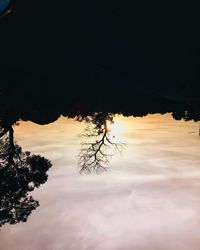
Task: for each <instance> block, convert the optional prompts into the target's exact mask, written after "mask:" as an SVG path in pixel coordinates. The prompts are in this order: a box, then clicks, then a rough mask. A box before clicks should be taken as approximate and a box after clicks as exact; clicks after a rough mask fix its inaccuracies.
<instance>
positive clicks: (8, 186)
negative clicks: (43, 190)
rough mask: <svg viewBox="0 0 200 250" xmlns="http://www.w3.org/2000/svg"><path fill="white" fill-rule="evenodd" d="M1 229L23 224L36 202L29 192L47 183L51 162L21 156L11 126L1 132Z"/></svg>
mask: <svg viewBox="0 0 200 250" xmlns="http://www.w3.org/2000/svg"><path fill="white" fill-rule="evenodd" d="M0 132H1V133H0V227H1V226H3V225H4V224H5V223H10V224H16V223H18V222H26V221H27V218H28V216H29V215H30V214H31V212H32V210H34V209H36V208H37V207H38V206H39V202H38V201H37V200H35V199H34V198H33V197H32V196H31V194H30V193H31V192H32V191H33V190H34V189H35V188H38V187H39V186H40V185H41V184H43V183H45V182H46V181H47V178H48V176H47V171H48V170H49V168H50V167H51V162H50V161H49V160H47V159H45V158H44V157H42V156H40V155H32V154H31V153H30V152H28V151H26V152H23V151H22V148H21V147H20V146H19V145H17V144H15V142H14V134H13V133H14V131H13V128H12V127H11V126H10V127H9V128H7V129H4V128H2V129H1V130H0Z"/></svg>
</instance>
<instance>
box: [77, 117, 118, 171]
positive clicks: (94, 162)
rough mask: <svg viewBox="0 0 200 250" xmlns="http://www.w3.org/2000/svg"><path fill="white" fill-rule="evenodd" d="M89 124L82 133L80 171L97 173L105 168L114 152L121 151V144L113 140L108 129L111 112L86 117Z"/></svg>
mask: <svg viewBox="0 0 200 250" xmlns="http://www.w3.org/2000/svg"><path fill="white" fill-rule="evenodd" d="M86 121H87V122H90V123H92V124H89V126H88V127H87V128H86V130H85V132H84V133H83V137H84V139H85V140H84V141H83V142H82V144H81V150H80V153H79V162H78V165H79V168H80V173H87V174H88V173H92V172H95V173H97V174H99V173H101V172H104V171H106V170H107V166H108V164H109V163H110V159H111V158H112V156H113V155H114V153H115V152H121V151H122V149H123V144H121V143H116V142H113V138H112V137H110V133H109V132H110V131H109V129H108V125H107V124H108V121H110V122H113V116H112V115H111V114H106V115H105V114H102V113H100V114H99V113H95V114H93V116H90V117H87V118H86Z"/></svg>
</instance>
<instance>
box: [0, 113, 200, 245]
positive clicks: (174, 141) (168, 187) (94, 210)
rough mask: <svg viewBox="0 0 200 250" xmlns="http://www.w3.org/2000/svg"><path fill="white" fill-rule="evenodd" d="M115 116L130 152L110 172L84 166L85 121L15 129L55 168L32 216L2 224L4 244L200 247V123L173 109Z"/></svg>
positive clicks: (0, 237) (26, 144) (20, 139)
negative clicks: (80, 161) (90, 171)
mask: <svg viewBox="0 0 200 250" xmlns="http://www.w3.org/2000/svg"><path fill="white" fill-rule="evenodd" d="M114 120H115V123H114V125H111V126H110V129H111V130H112V133H113V136H115V137H114V138H115V140H118V141H121V142H123V143H125V144H126V145H125V147H124V149H123V152H122V153H121V154H117V155H115V156H114V157H113V159H112V160H111V163H110V166H109V170H108V171H107V173H104V174H102V175H88V176H87V175H80V174H79V172H78V168H77V155H78V152H79V148H80V143H81V140H82V138H81V133H82V132H83V131H84V128H85V127H86V126H87V125H86V124H85V123H80V122H77V121H73V120H72V119H67V118H64V117H61V118H60V119H59V120H58V121H56V122H55V123H52V124H49V125H45V126H39V125H36V124H33V123H31V122H20V126H16V127H15V138H16V141H17V142H18V144H20V145H21V146H22V147H23V149H24V150H30V151H31V152H32V153H37V154H38V153H39V154H41V155H43V156H45V157H47V158H48V159H50V160H51V161H52V163H53V167H52V169H51V170H50V171H49V180H48V181H47V183H46V184H44V185H43V186H42V187H40V188H39V189H38V190H37V191H35V192H34V193H33V196H34V198H36V199H38V200H39V201H40V207H38V208H37V209H36V210H35V211H33V213H32V214H31V216H30V217H29V219H28V222H27V223H24V224H18V225H15V226H10V225H5V226H4V227H3V228H2V231H1V233H0V242H1V248H0V249H1V250H13V249H15V250H27V249H29V250H35V249H44V250H66V249H67V250H78V249H81V250H86V249H87V250H94V249H95V250H118V249H120V250H121V249H126V250H133V249H137V250H155V249H158V250H179V249H181V250H191V249H192V250H199V245H200V237H199V228H200V213H199V211H200V198H199V193H200V158H199V152H200V138H199V136H198V126H199V125H198V123H194V122H191V121H190V122H184V121H175V120H173V119H172V118H171V116H170V114H166V115H156V114H155V115H149V116H147V117H143V118H133V117H122V116H117V117H116V118H115V119H114Z"/></svg>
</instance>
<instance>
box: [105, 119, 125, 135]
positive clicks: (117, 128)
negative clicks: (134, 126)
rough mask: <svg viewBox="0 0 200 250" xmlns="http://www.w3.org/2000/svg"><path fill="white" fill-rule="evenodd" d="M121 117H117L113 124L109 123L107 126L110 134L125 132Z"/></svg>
mask: <svg viewBox="0 0 200 250" xmlns="http://www.w3.org/2000/svg"><path fill="white" fill-rule="evenodd" d="M120 118H121V117H120V116H118V117H116V118H115V119H114V123H110V124H109V125H108V128H109V130H110V132H111V133H113V134H118V135H119V134H122V133H124V132H125V131H126V129H127V128H126V123H125V122H124V121H123V120H122V119H120Z"/></svg>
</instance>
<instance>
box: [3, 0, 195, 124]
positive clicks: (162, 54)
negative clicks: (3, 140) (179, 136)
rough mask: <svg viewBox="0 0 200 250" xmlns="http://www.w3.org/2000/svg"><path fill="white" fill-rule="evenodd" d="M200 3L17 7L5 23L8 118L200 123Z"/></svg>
mask: <svg viewBox="0 0 200 250" xmlns="http://www.w3.org/2000/svg"><path fill="white" fill-rule="evenodd" d="M196 4H197V3H196V1H189V2H188V1H183V0H182V1H179V0H176V1H173V2H172V3H171V2H167V3H165V2H162V1H153V2H152V1H151V2H149V1H135V2H131V3H128V4H125V3H121V2H120V3H118V2H117V1H115V2H113V3H112V2H111V3H110V5H108V4H105V3H104V2H98V3H94V4H91V3H89V2H88V1H84V2H83V1H79V0H78V1H75V2H72V3H66V1H60V2H59V3H55V2H54V1H51V2H50V1H46V0H44V1H42V2H40V3H39V4H38V5H37V4H36V3H35V1H28V2H27V1H25V0H16V1H13V4H12V6H11V12H10V13H9V14H8V15H6V16H5V17H3V18H1V19H0V30H1V39H0V46H1V60H0V116H1V117H6V119H8V120H9V119H11V122H14V121H16V120H17V119H19V118H21V119H24V120H33V121H35V122H38V123H41V124H43V123H48V122H51V121H54V120H56V119H57V118H58V117H59V116H60V115H61V114H63V115H65V116H70V117H73V116H75V115H76V114H77V113H81V114H82V115H83V116H85V115H87V114H88V113H90V112H94V111H97V112H98V111H102V112H112V113H122V114H124V115H134V116H137V115H139V116H142V115H146V114H148V113H157V112H158V113H165V112H172V113H174V117H175V118H177V119H180V118H181V117H184V114H185V110H189V116H190V118H191V119H194V120H198V119H199V111H198V106H199V100H200V94H199V93H200V87H199V86H200V85H199V62H200V56H199V44H200V36H199V30H200V17H199V13H198V8H197V5H196Z"/></svg>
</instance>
